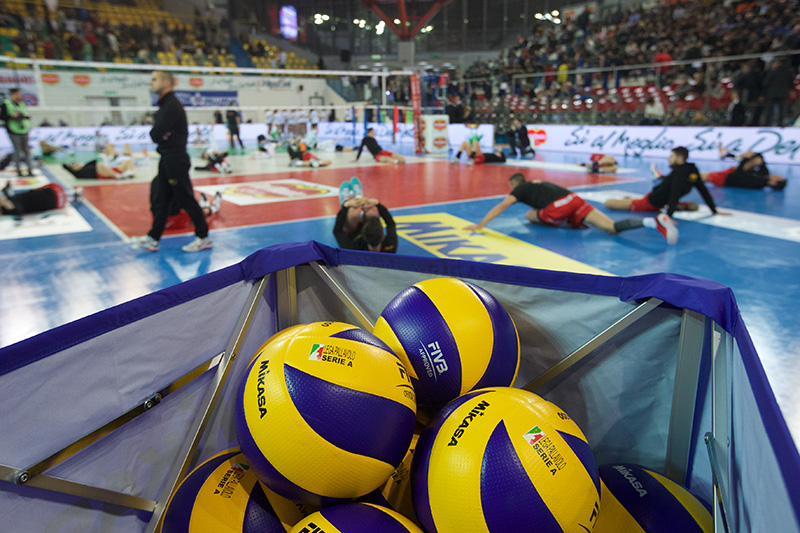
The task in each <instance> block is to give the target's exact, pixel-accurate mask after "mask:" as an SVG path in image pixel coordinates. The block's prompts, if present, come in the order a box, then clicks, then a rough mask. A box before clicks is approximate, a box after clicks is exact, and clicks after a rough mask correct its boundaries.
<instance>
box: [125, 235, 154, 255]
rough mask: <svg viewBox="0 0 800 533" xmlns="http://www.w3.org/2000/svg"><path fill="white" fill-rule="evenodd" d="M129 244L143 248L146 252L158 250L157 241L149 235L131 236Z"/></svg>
mask: <svg viewBox="0 0 800 533" xmlns="http://www.w3.org/2000/svg"><path fill="white" fill-rule="evenodd" d="M131 244H132V245H133V246H134V247H135V248H144V249H145V250H147V251H148V252H157V251H158V241H157V240H155V239H154V238H152V237H151V236H150V235H142V236H141V237H131Z"/></svg>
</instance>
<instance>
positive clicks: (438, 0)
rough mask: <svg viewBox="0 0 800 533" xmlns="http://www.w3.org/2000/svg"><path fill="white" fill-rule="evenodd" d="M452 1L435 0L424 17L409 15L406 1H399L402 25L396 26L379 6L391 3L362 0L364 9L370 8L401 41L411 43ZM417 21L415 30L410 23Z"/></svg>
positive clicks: (399, 18) (398, 6)
mask: <svg viewBox="0 0 800 533" xmlns="http://www.w3.org/2000/svg"><path fill="white" fill-rule="evenodd" d="M451 1H452V0H434V2H433V5H432V6H431V7H430V9H428V12H427V13H426V14H424V15H422V16H419V15H411V16H409V15H408V12H407V11H406V0H397V12H398V15H397V17H396V18H397V20H399V21H400V24H395V23H394V19H392V18H391V17H389V15H387V14H386V13H385V12H384V11H383V10H382V9H381V8H380V7H379V6H378V4H379V3H382V4H387V3H390V2H386V1H385V0H384V1H380V0H361V2H362V3H363V4H364V7H366V8H369V9H371V10H372V12H373V13H375V14H376V15H378V18H380V19H381V20H382V21H383V22H384V23H385V24H386V25H387V26H388V27H389V28H391V30H392V31H393V32H395V33H396V34H397V36H398V37H399V38H400V40H401V41H410V40H411V39H413V38H414V37H415V36H416V35H417V34H418V33H419V32H420V30H422V28H424V27H425V25H426V24H427V23H428V22H429V21H430V20H431V19H432V18H433V17H434V16H435V15H436V13H438V12H439V10H440V9H441V8H442V7H444V6H445V5H446V4H449V3H450V2H451ZM411 20H416V21H417V24H416V26H414V27H413V28H412V27H411V25H410V24H408V22H409V21H411Z"/></svg>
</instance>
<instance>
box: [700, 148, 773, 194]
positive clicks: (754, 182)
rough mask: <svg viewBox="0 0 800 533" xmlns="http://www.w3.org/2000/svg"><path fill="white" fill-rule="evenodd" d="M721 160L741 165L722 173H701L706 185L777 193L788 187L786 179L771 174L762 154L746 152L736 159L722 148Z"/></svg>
mask: <svg viewBox="0 0 800 533" xmlns="http://www.w3.org/2000/svg"><path fill="white" fill-rule="evenodd" d="M720 158H721V159H728V158H730V159H735V160H737V161H739V165H738V166H735V167H730V168H728V169H726V170H722V171H720V172H703V173H701V174H700V176H701V177H702V178H703V181H705V182H706V183H713V184H714V185H716V186H718V187H739V188H742V189H763V188H765V187H771V188H772V189H775V190H776V191H781V190H783V188H784V187H786V178H784V177H783V176H778V175H777V174H770V173H769V170H768V169H767V164H766V162H765V161H764V156H763V155H762V154H759V153H755V152H745V153H743V154H742V155H740V156H738V157H736V156H734V155H733V154H732V153H731V152H729V151H728V150H726V149H725V148H723V147H720Z"/></svg>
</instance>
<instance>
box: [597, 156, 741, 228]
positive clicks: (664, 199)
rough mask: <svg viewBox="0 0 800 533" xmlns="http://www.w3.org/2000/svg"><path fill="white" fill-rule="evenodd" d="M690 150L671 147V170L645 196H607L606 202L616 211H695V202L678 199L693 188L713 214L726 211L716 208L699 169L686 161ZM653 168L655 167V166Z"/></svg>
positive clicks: (607, 205)
mask: <svg viewBox="0 0 800 533" xmlns="http://www.w3.org/2000/svg"><path fill="white" fill-rule="evenodd" d="M688 158H689V151H688V150H687V149H686V148H684V147H683V146H678V147H677V148H673V149H672V152H671V153H670V155H669V166H670V168H671V172H670V173H669V174H667V175H666V176H660V174H659V175H658V176H657V177H659V178H660V181H659V183H658V184H657V185H656V186H655V187H653V190H651V191H650V192H649V193H648V194H647V195H646V196H645V197H644V198H636V199H633V198H612V199H610V200H606V203H605V206H606V207H607V208H608V209H613V210H615V211H640V212H645V213H652V212H658V211H661V210H662V209H665V210H666V213H667V215H669V216H670V217H671V216H672V214H673V213H674V212H675V211H696V210H697V204H696V203H694V202H681V201H680V199H681V197H683V196H685V195H687V194H689V192H691V190H692V189H693V188H696V189H697V191H698V192H699V193H700V196H702V197H703V201H705V203H706V205H707V206H708V208H709V209H710V210H711V212H712V213H713V214H715V215H718V214H728V213H719V212H717V206H716V205H715V204H714V199H713V198H712V197H711V194H710V193H709V192H708V189H707V188H706V186H705V184H704V183H703V179H702V178H701V176H700V171H699V170H697V167H696V166H694V164H693V163H687V162H686V160H687V159H688ZM654 172H657V170H655V169H654Z"/></svg>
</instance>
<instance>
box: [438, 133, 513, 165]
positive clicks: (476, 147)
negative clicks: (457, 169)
mask: <svg viewBox="0 0 800 533" xmlns="http://www.w3.org/2000/svg"><path fill="white" fill-rule="evenodd" d="M461 152H466V153H467V155H468V156H469V160H468V161H467V164H468V165H473V164H474V165H482V164H483V163H505V162H506V154H504V153H503V151H502V150H500V149H499V148H498V149H497V150H495V152H494V153H491V154H484V153H483V152H481V145H480V142H478V139H474V140H473V141H472V143H470V142H468V141H464V142H463V143H461V146H460V147H459V148H458V153H457V154H456V157H455V159H453V160H452V161H450V164H452V165H455V164H457V163H458V160H459V159H460V158H461Z"/></svg>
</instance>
